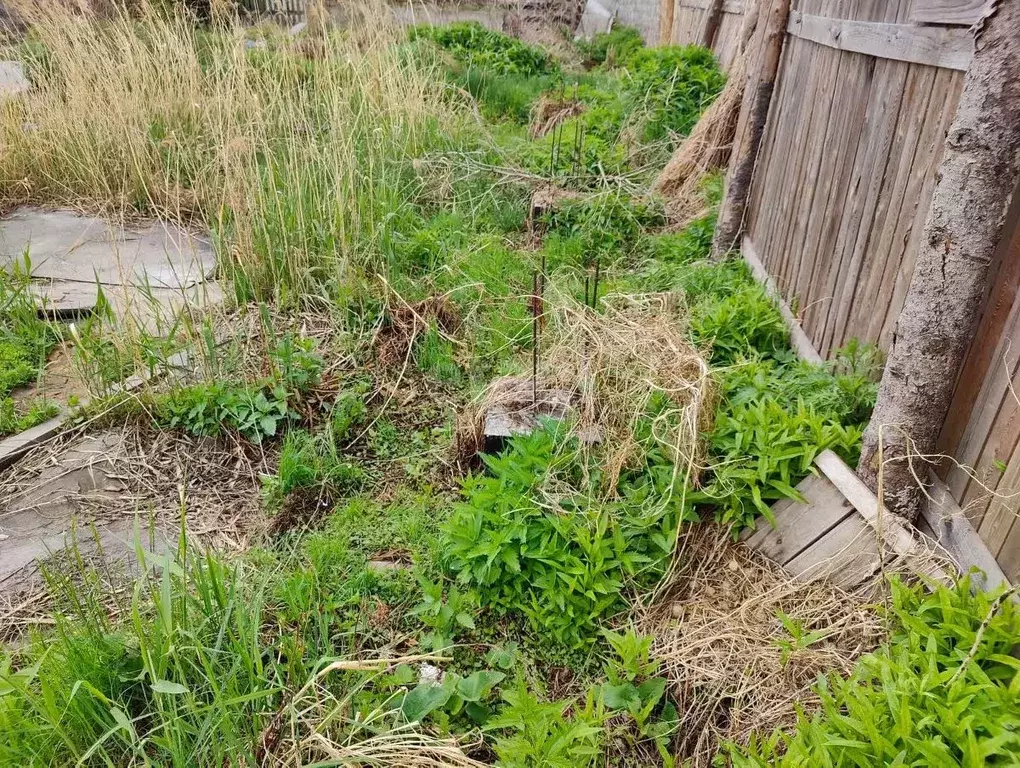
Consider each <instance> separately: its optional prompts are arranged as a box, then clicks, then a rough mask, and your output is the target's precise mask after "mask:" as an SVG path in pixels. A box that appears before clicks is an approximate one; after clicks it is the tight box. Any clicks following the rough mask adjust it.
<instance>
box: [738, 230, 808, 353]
mask: <svg viewBox="0 0 1020 768" xmlns="http://www.w3.org/2000/svg"><path fill="white" fill-rule="evenodd" d="M740 252H741V254H743V256H744V261H746V262H747V266H749V267H750V268H751V272H752V274H754V276H755V278H757V280H758V282H759V283H761V284H762V285H763V286H765V290H766V291H768V293H769V295H770V296H772V299H773V300H774V301H775V302H776V304H777V305H779V312H780V313H781V314H782V315H783V319H784V320H785V321H786V327H787V328H789V330H790V343H791V344H793V348H794V350H795V351H796V352H797V355H798V356H799V357H800V358H801V359H802V360H807V361H808V362H809V363H817V364H819V365H821V364H822V363H823V362H825V361H824V359H823V358H822V356H821V355H820V354H818V350H817V349H815V346H814V344H812V343H811V339H809V338H808V335H807V334H806V333H804V329H803V328H801V327H800V323H799V322H798V321H797V318H796V317H794V314H793V312H792V311H791V310H790V306H789V305H788V304H787V303H786V299H784V298H783V294H782V293H780V291H779V288H778V287H777V286H776V281H775V280H773V279H772V275H770V274H769V273H768V270H767V269H765V265H764V264H762V263H761V259H760V258H758V253H757V252H756V251H755V249H754V243H752V242H751V238H749V237H747V236H746V235H745V236H744V238H743V240H742V241H741V248H740Z"/></svg>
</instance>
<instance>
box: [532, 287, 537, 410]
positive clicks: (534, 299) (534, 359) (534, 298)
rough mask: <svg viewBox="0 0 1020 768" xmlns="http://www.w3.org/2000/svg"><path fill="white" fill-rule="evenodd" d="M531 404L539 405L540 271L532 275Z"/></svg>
mask: <svg viewBox="0 0 1020 768" xmlns="http://www.w3.org/2000/svg"><path fill="white" fill-rule="evenodd" d="M531 288H532V299H531V404H532V405H533V406H537V405H538V271H537V270H536V271H534V272H532V274H531Z"/></svg>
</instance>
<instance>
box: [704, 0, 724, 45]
mask: <svg viewBox="0 0 1020 768" xmlns="http://www.w3.org/2000/svg"><path fill="white" fill-rule="evenodd" d="M722 6H723V0H712V4H711V5H710V6H709V7H708V16H707V17H706V18H705V28H704V30H703V31H702V33H701V44H702V45H703V46H704V47H705V48H711V47H712V46H713V45H715V36H716V35H717V34H718V33H719V24H720V23H721V22H722Z"/></svg>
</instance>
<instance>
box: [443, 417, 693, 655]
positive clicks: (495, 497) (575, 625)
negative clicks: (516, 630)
mask: <svg viewBox="0 0 1020 768" xmlns="http://www.w3.org/2000/svg"><path fill="white" fill-rule="evenodd" d="M483 460H484V462H485V465H486V468H487V470H488V473H487V474H483V475H476V476H473V477H469V478H468V479H467V480H466V481H465V482H464V488H463V493H464V497H465V501H464V502H463V503H461V504H459V505H457V507H456V508H455V510H454V512H453V514H452V515H451V517H450V520H449V522H448V524H447V526H446V529H445V530H446V536H447V538H448V541H449V550H448V552H449V561H448V565H449V568H450V569H451V570H452V571H453V573H455V574H456V577H457V580H458V581H459V582H460V583H462V584H465V585H467V586H469V587H470V588H472V589H473V590H474V591H475V592H477V593H478V596H479V600H480V602H481V603H483V604H486V605H489V606H490V607H491V608H492V609H494V610H495V611H497V612H502V613H518V614H523V615H524V616H525V617H527V619H528V620H529V622H530V624H531V625H532V627H533V628H534V630H535V631H536V632H541V633H543V634H544V635H547V636H549V635H551V637H552V639H553V640H554V641H555V642H556V643H559V644H561V645H564V646H567V647H570V648H582V647H587V646H590V645H591V644H592V643H593V642H594V641H595V639H596V638H597V636H598V632H599V623H600V622H601V621H602V620H603V619H605V618H606V617H608V616H611V615H613V614H614V613H616V612H617V611H618V610H620V609H621V608H622V607H623V606H624V590H625V589H626V588H627V586H628V585H632V584H637V583H640V582H644V581H647V580H650V579H653V578H654V577H655V576H656V575H657V574H659V573H661V566H662V564H663V563H664V562H665V560H666V559H667V558H668V557H669V554H670V552H671V551H672V543H673V539H674V534H675V532H676V526H677V525H678V524H679V519H680V517H681V516H682V511H681V509H680V508H679V505H678V504H672V503H669V502H666V501H664V496H663V495H661V494H660V493H659V491H661V488H660V487H659V486H660V485H661V483H659V482H658V481H659V480H660V479H661V478H660V475H661V473H656V472H654V468H652V469H651V471H649V472H648V473H647V474H645V475H641V476H638V477H628V478H625V479H623V480H621V483H620V488H618V489H617V491H618V493H617V495H616V496H615V497H614V498H611V499H606V498H605V494H604V493H600V492H599V489H598V482H599V479H600V478H599V477H598V476H597V474H593V475H589V476H588V477H587V479H586V477H585V475H586V473H585V472H584V471H583V469H584V465H583V463H582V462H583V461H584V459H583V458H582V457H581V455H580V454H579V452H578V449H577V445H576V441H574V440H573V439H571V438H569V437H566V436H565V435H563V434H558V433H557V432H556V427H555V426H554V425H552V424H546V425H545V426H544V428H542V429H538V430H535V431H534V432H533V433H531V434H529V435H524V436H520V437H517V438H515V439H513V440H511V442H510V447H509V448H508V449H507V450H506V451H505V452H504V453H502V454H500V455H499V456H484V457H483Z"/></svg>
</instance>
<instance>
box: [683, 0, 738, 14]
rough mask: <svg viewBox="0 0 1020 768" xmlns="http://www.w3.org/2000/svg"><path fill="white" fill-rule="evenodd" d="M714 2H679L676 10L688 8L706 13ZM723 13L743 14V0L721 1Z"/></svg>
mask: <svg viewBox="0 0 1020 768" xmlns="http://www.w3.org/2000/svg"><path fill="white" fill-rule="evenodd" d="M715 1H716V0H679V2H678V3H677V6H676V7H677V8H689V9H691V10H695V11H708V10H711V8H712V6H713V5H714V4H715ZM722 12H723V13H743V12H744V2H743V0H723V2H722Z"/></svg>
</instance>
